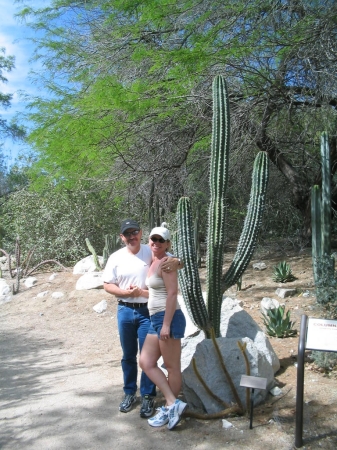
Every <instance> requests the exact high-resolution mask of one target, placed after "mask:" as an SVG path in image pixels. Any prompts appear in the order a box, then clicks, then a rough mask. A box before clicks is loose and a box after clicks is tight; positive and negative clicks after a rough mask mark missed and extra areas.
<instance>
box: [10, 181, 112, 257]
mask: <svg viewBox="0 0 337 450" xmlns="http://www.w3.org/2000/svg"><path fill="white" fill-rule="evenodd" d="M1 224H2V227H3V230H4V236H3V247H4V249H5V250H6V251H7V252H13V250H14V247H15V240H16V237H17V236H19V237H20V245H21V252H22V255H23V256H25V255H26V254H27V253H28V251H29V250H30V249H32V248H34V254H33V257H32V264H34V263H39V262H40V261H42V260H45V259H57V260H58V261H60V262H62V263H64V264H67V263H73V262H75V261H77V260H78V259H80V258H82V257H83V256H86V255H88V254H89V251H88V248H87V246H86V244H85V238H89V239H90V242H91V243H92V245H93V246H94V247H95V249H96V251H97V252H98V253H99V254H101V252H102V249H103V247H104V235H105V234H108V233H112V232H115V231H116V230H117V229H118V226H119V217H118V215H116V207H115V205H114V204H113V202H112V201H111V200H110V201H107V199H106V195H105V193H104V192H102V191H101V192H94V193H90V192H89V193H88V192H85V191H84V190H81V187H79V189H78V190H72V191H70V190H66V189H62V190H59V189H56V188H53V187H50V189H48V190H44V191H43V192H31V191H29V189H28V188H26V189H23V190H21V191H19V192H15V193H13V194H11V195H10V196H9V197H8V199H7V201H6V203H5V204H4V205H3V206H2V213H1Z"/></svg>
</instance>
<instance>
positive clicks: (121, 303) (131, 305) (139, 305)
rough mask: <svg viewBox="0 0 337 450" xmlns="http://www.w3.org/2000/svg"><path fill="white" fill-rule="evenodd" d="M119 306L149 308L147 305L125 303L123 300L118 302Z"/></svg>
mask: <svg viewBox="0 0 337 450" xmlns="http://www.w3.org/2000/svg"><path fill="white" fill-rule="evenodd" d="M118 304H119V305H123V306H127V307H128V308H144V306H147V302H146V303H130V302H123V301H122V300H118Z"/></svg>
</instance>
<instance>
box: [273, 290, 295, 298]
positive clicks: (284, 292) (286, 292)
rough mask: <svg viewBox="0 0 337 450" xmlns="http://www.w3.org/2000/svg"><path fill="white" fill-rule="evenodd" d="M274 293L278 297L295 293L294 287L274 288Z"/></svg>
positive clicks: (290, 295)
mask: <svg viewBox="0 0 337 450" xmlns="http://www.w3.org/2000/svg"><path fill="white" fill-rule="evenodd" d="M275 294H276V295H278V296H279V297H280V298H286V297H292V296H293V295H295V294H296V289H284V288H278V289H276V291H275Z"/></svg>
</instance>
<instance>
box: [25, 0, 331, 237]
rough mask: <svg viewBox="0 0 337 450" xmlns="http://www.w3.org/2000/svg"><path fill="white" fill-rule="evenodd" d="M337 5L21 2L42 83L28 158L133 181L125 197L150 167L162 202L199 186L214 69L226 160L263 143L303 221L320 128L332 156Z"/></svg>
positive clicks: (293, 0) (72, 172)
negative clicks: (226, 117)
mask: <svg viewBox="0 0 337 450" xmlns="http://www.w3.org/2000/svg"><path fill="white" fill-rule="evenodd" d="M336 14H337V5H336V2H335V1H333V0H322V1H319V2H317V1H314V0H312V1H308V0H284V1H279V0H271V1H268V2H266V1H262V0H257V1H249V2H247V1H243V0H242V1H239V0H230V1H228V2H223V1H220V0H202V1H196V0H192V1H190V0H185V1H179V2H178V1H176V0H173V1H170V2H168V1H167V0H156V1H155V2H154V1H150V0H148V1H142V2H135V1H134V0H132V1H131V0H123V1H115V0H114V1H111V0H103V1H102V0H100V1H95V0H94V1H91V2H82V3H78V2H74V1H72V0H58V1H51V2H50V5H48V6H47V7H46V8H41V9H38V10H37V9H36V10H34V9H33V8H28V7H26V8H24V9H23V11H22V16H23V17H24V18H25V19H31V25H32V27H35V28H36V29H37V30H39V31H41V30H43V31H44V35H43V37H42V38H37V39H36V44H37V57H40V58H42V60H43V63H44V66H45V67H46V68H47V69H48V75H49V76H48V77H47V78H46V80H45V82H46V85H47V86H48V87H49V88H50V90H51V92H52V94H53V97H52V99H51V100H42V99H37V100H36V102H35V103H33V106H34V107H35V108H36V111H37V112H36V113H35V114H34V115H33V116H32V119H33V120H34V121H35V124H36V127H35V130H34V131H33V133H32V134H31V142H33V143H34V145H35V146H36V149H37V150H38V151H39V152H40V167H43V168H44V169H47V170H48V172H50V173H52V174H53V175H54V176H55V177H57V178H58V179H61V178H64V179H66V180H67V181H68V182H70V181H71V180H76V178H78V177H85V178H87V179H88V178H89V177H95V178H96V177H97V178H99V179H103V178H105V179H106V180H107V179H109V180H113V181H114V183H122V182H124V183H126V185H127V184H128V183H129V182H132V183H133V186H135V185H137V186H138V187H141V189H135V192H134V199H135V198H136V197H137V196H139V195H144V188H145V187H147V189H148V191H147V192H150V183H147V179H148V178H149V176H150V175H151V177H152V176H154V177H155V179H156V180H158V183H157V188H158V190H159V193H160V195H161V202H162V203H163V204H164V205H165V206H166V205H167V206H168V207H169V209H170V207H171V206H172V204H173V203H174V202H175V200H176V199H175V198H174V194H175V192H176V191H179V193H178V196H177V197H179V196H180V195H183V194H190V189H191V190H192V192H193V191H197V190H198V189H197V188H198V187H199V188H200V186H195V184H194V183H193V184H191V183H189V181H190V180H191V174H194V173H195V172H196V171H198V172H199V173H200V174H201V176H200V177H198V179H199V180H204V179H205V178H206V177H203V174H204V173H207V167H208V161H207V160H208V157H209V153H208V150H207V148H208V143H209V138H210V127H209V123H210V116H211V108H210V104H209V100H208V96H207V92H209V89H210V85H211V80H212V78H213V76H214V75H216V74H218V73H220V74H222V75H224V76H225V77H226V79H227V80H228V85H229V91H230V103H231V111H232V147H233V157H234V158H236V161H237V165H238V167H240V165H241V167H242V165H243V164H246V162H247V160H248V162H249V163H250V162H251V161H252V160H253V157H254V153H255V152H256V147H258V148H259V149H260V150H264V151H266V152H267V153H268V155H269V158H270V160H271V161H272V162H273V164H274V166H275V168H276V169H277V171H278V172H279V178H280V174H281V175H282V177H283V182H282V183H278V185H280V189H281V190H282V194H284V193H287V192H289V195H290V199H291V203H292V205H293V206H294V207H295V208H297V209H298V211H299V212H300V214H301V215H302V218H303V220H304V229H305V231H306V232H309V228H310V220H309V218H310V207H309V206H310V195H309V193H310V186H311V185H313V184H317V179H319V177H320V175H319V174H320V162H319V154H318V152H317V139H318V133H319V132H320V131H321V130H322V129H326V130H328V131H329V134H330V136H332V138H331V149H332V168H333V169H332V170H333V171H335V170H336V167H337V165H336V164H335V162H337V151H336V130H335V125H336V105H337V99H336V91H337V89H336V88H337V80H336V71H335V67H336V62H337V41H336V40H337V25H336V21H335V17H336ZM242 161H244V163H242ZM332 175H333V173H332ZM232 176H235V174H233V175H232ZM281 179H282V178H281ZM135 180H136V183H135ZM172 183H173V185H174V187H175V189H174V192H172V190H170V186H171V185H172ZM242 184H247V183H242ZM162 186H165V188H166V189H162V191H161V192H160V189H161V187H162ZM206 189H207V186H206V184H205V186H202V190H204V192H206ZM167 191H168V193H167ZM172 194H173V197H172ZM277 194H278V195H277ZM275 196H278V197H280V196H279V192H275ZM282 196H283V195H282ZM245 198H246V197H245Z"/></svg>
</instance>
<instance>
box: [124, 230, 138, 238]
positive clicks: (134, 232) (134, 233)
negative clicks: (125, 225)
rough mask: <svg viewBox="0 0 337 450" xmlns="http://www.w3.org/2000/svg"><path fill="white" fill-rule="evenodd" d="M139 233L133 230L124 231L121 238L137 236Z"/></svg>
mask: <svg viewBox="0 0 337 450" xmlns="http://www.w3.org/2000/svg"><path fill="white" fill-rule="evenodd" d="M139 232H140V230H134V231H125V233H123V236H125V237H130V236H137V234H138V233H139Z"/></svg>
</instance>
